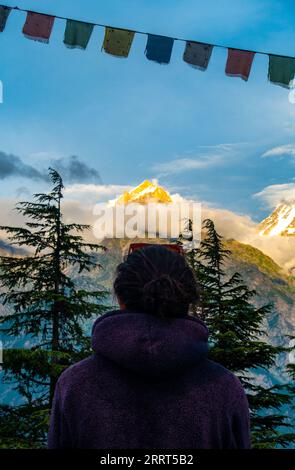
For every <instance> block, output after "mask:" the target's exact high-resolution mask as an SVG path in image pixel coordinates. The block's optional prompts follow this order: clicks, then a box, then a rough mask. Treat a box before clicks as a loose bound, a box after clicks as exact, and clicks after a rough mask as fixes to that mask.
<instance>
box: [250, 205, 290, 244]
mask: <svg viewBox="0 0 295 470" xmlns="http://www.w3.org/2000/svg"><path fill="white" fill-rule="evenodd" d="M259 234H260V235H269V236H273V235H282V236H288V237H289V236H295V203H293V204H291V203H281V204H279V205H278V206H277V207H276V209H275V210H274V211H273V212H272V214H270V215H269V216H268V217H266V219H264V220H263V221H262V222H261V223H260V224H259Z"/></svg>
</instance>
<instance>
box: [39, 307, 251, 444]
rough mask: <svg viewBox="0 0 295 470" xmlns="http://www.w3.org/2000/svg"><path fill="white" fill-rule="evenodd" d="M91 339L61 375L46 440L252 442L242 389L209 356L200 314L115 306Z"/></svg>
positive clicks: (99, 320) (121, 442)
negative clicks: (168, 314) (88, 352)
mask: <svg viewBox="0 0 295 470" xmlns="http://www.w3.org/2000/svg"><path fill="white" fill-rule="evenodd" d="M92 347H93V350H94V354H93V355H92V356H91V357H89V358H87V359H85V360H83V361H81V362H78V363H77V364H75V365H73V366H71V367H69V368H68V369H66V370H65V371H64V372H63V373H62V374H61V376H60V378H59V380H58V382H57V386H56V390H55V396H54V400H53V406H52V411H51V419H50V430H49V436H48V447H49V448H88V449H90V448H96V449H115V448H119V449H130V448H131V449H136V448H140V449H185V448H190V449H202V448H203V449H213V448H214V449H225V448H249V447H250V438H249V409H248V403H247V399H246V396H245V393H244V390H243V388H242V386H241V383H240V381H239V380H238V379H237V377H236V376H235V375H234V374H232V373H231V372H229V371H228V370H227V369H225V368H224V367H222V366H221V365H219V364H217V363H215V362H212V361H211V360H209V359H208V358H207V354H208V330H207V327H206V326H205V324H204V323H203V322H201V321H200V320H198V319H196V318H194V317H191V316H186V317H183V318H174V319H168V318H166V319H162V318H159V317H156V316H154V315H151V314H146V313H141V312H131V311H128V310H115V311H112V312H108V313H106V314H105V315H103V316H102V317H100V318H98V319H97V320H96V322H95V323H94V326H93V331H92Z"/></svg>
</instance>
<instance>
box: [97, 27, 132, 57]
mask: <svg viewBox="0 0 295 470" xmlns="http://www.w3.org/2000/svg"><path fill="white" fill-rule="evenodd" d="M133 38H134V32H133V31H129V30H125V29H115V28H108V27H106V28H105V36H104V41H103V46H102V47H103V49H104V51H105V52H106V53H107V54H112V55H114V56H116V57H128V55H129V51H130V48H131V45H132V41H133Z"/></svg>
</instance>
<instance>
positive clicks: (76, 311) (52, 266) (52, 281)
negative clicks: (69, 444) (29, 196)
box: [0, 169, 107, 447]
mask: <svg viewBox="0 0 295 470" xmlns="http://www.w3.org/2000/svg"><path fill="white" fill-rule="evenodd" d="M49 176H50V179H51V182H52V189H51V191H50V192H49V193H48V194H44V193H41V194H35V195H34V200H33V202H20V203H19V204H18V205H17V206H16V210H17V211H18V213H19V214H21V215H23V216H24V218H25V220H26V223H25V225H24V226H23V227H8V226H1V227H0V229H1V230H4V231H5V232H6V233H7V235H8V238H9V241H10V243H11V244H12V245H16V246H18V247H23V248H25V249H26V250H27V255H25V256H1V257H0V286H1V288H2V290H3V293H2V294H1V298H2V302H3V304H4V305H7V306H9V313H8V314H6V315H2V316H1V317H0V321H1V330H2V334H5V335H7V337H9V336H10V337H12V338H14V339H15V338H19V339H20V341H23V339H24V338H25V339H26V343H27V342H28V341H29V344H30V346H29V347H26V348H24V347H22V348H19V349H16V348H10V349H9V348H7V349H4V353H3V369H4V380H5V382H8V383H9V382H10V383H13V384H14V388H15V390H16V391H17V392H18V393H19V394H20V395H21V397H22V403H21V404H20V405H18V406H16V407H11V406H8V405H3V406H1V408H0V412H1V415H0V429H1V446H2V447H39V446H42V445H43V444H44V441H45V438H46V431H47V426H48V415H49V409H50V406H51V402H52V398H53V393H54V389H55V385H56V381H57V379H58V376H59V375H60V373H61V372H62V370H63V369H64V368H65V367H67V366H69V365H70V364H72V363H73V362H76V361H77V360H80V359H81V358H83V357H85V355H88V354H89V352H90V339H89V337H88V336H87V335H86V333H85V322H87V320H89V319H91V318H92V317H93V316H94V315H96V316H98V315H100V314H101V313H103V312H104V311H105V310H106V306H105V305H104V304H103V301H104V299H105V298H106V295H107V293H106V292H105V291H102V290H96V291H90V290H85V289H82V288H79V283H78V282H76V281H75V280H74V279H73V277H71V275H70V273H71V271H75V272H78V273H79V274H81V273H87V272H90V271H91V270H94V269H99V268H100V266H99V265H98V263H97V262H96V259H95V252H97V251H101V250H104V248H103V247H102V246H101V245H97V244H92V243H86V242H84V241H83V238H82V234H83V232H84V231H85V230H89V228H90V226H88V225H82V224H79V223H71V224H66V223H65V222H64V220H63V216H62V205H61V203H62V198H63V189H64V186H63V182H62V178H61V176H60V175H59V174H58V173H57V172H56V171H55V170H53V169H49Z"/></svg>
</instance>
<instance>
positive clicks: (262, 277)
mask: <svg viewBox="0 0 295 470" xmlns="http://www.w3.org/2000/svg"><path fill="white" fill-rule="evenodd" d="M144 241H145V242H146V241H147V240H146V239H139V238H136V239H133V240H130V239H114V238H109V239H105V240H104V241H103V245H104V246H105V247H106V252H104V253H98V254H96V255H95V256H96V257H97V261H98V263H100V264H101V265H102V268H101V269H96V270H94V271H93V272H91V273H87V274H85V275H81V274H78V273H77V272H76V271H75V270H73V271H72V272H71V273H69V274H71V276H73V278H75V279H76V281H77V282H78V283H79V284H80V285H81V287H84V288H86V289H87V287H88V288H94V289H97V288H102V289H108V290H109V291H110V296H109V299H108V301H107V304H108V305H110V308H112V307H114V306H116V300H115V298H114V296H113V292H112V285H113V281H114V277H115V271H116V267H117V265H118V264H119V263H120V262H121V261H122V260H123V259H124V257H125V256H126V255H127V254H128V249H129V245H130V243H131V242H144ZM153 242H156V243H167V240H165V239H154V240H153ZM225 245H226V248H227V249H229V250H230V251H231V255H230V256H229V258H228V259H227V261H226V265H225V271H226V273H227V274H228V275H232V274H233V273H234V272H239V273H240V274H241V276H242V278H243V280H244V281H245V283H246V284H247V285H248V286H249V287H250V288H251V289H255V290H256V296H255V299H254V303H255V304H256V305H257V306H260V305H263V304H266V303H272V305H273V309H272V311H271V313H270V314H269V316H268V318H267V319H266V321H265V325H264V329H265V338H266V339H267V341H270V342H271V343H273V344H281V345H288V341H289V340H288V339H287V338H286V336H287V335H295V281H294V278H292V277H290V276H288V275H286V274H285V273H284V271H283V270H282V269H281V268H280V266H278V265H277V264H276V263H275V262H274V261H273V260H272V259H271V258H270V257H269V256H267V255H265V254H264V253H262V252H261V251H260V250H258V249H256V248H254V247H252V246H250V245H246V244H243V243H240V242H238V241H236V240H226V242H225ZM0 246H1V247H2V248H1V250H2V251H1V254H5V252H6V253H7V251H6V247H5V246H4V245H3V244H2V245H1V244H0ZM3 247H4V248H3ZM7 254H8V255H11V252H8V253H7ZM0 308H1V307H0ZM2 309H3V307H2ZM2 311H4V313H5V311H7V307H5V308H4V309H3V310H2ZM90 329H91V324H89V325H87V330H89V332H90ZM25 341H26V338H15V339H14V341H12V342H10V346H11V347H22V345H23V344H24V343H25ZM287 362H288V355H287V354H282V355H281V356H280V358H279V360H278V363H277V365H276V367H275V368H273V369H272V370H271V371H270V373H268V374H264V373H261V376H260V377H259V380H261V381H263V382H265V383H266V384H268V385H270V384H271V383H273V382H282V381H284V382H286V381H287V380H288V376H287V375H286V372H285V370H284V369H285V365H286V363H287ZM1 388H2V387H1ZM1 392H2V393H3V390H1ZM2 393H1V395H2ZM5 395H6V396H7V390H6V393H5ZM2 396H3V395H2ZM9 396H11V394H10V393H9Z"/></svg>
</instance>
